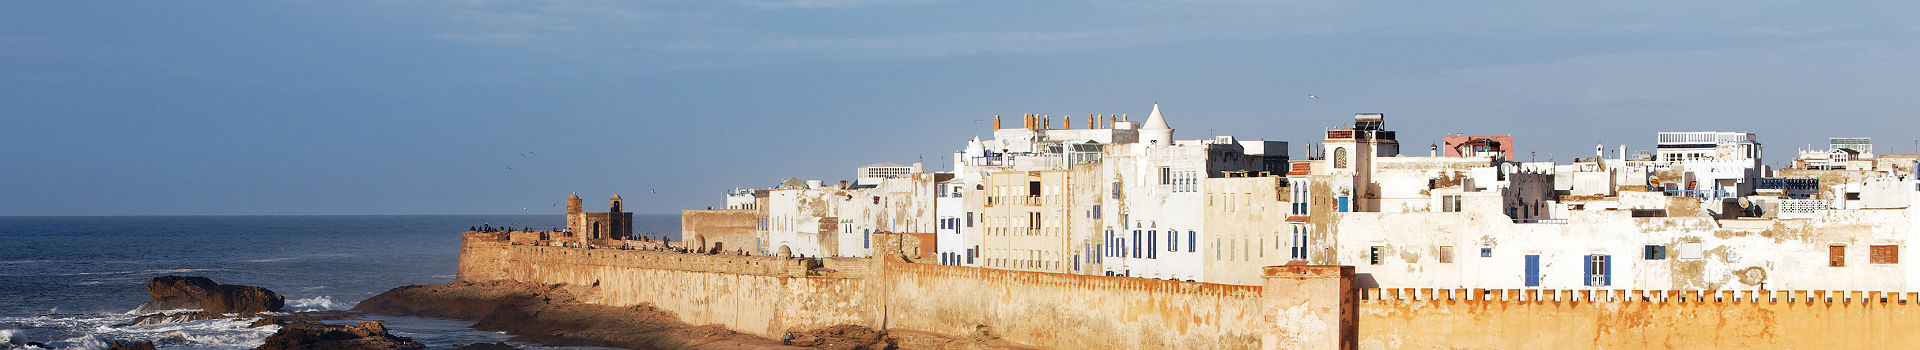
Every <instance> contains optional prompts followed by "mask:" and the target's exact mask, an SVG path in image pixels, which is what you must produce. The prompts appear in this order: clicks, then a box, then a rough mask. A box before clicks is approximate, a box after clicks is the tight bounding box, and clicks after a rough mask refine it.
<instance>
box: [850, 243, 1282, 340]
mask: <svg viewBox="0 0 1920 350" xmlns="http://www.w3.org/2000/svg"><path fill="white" fill-rule="evenodd" d="M881 276H882V277H881V278H884V279H886V280H887V281H888V282H885V286H886V287H887V288H888V289H889V291H888V292H889V293H891V294H890V295H889V296H888V297H887V300H889V301H890V302H889V303H888V304H887V306H888V307H890V308H891V309H890V310H888V312H887V315H889V316H890V317H889V319H888V322H889V324H888V327H894V328H906V329H914V330H921V331H927V332H933V333H938V334H943V335H949V336H958V337H964V336H968V335H972V334H976V333H978V332H979V331H982V330H984V331H987V332H988V334H989V335H992V336H998V337H1001V338H1002V339H1006V340H1010V341H1014V342H1019V343H1023V344H1030V345H1038V346H1045V347H1049V348H1058V349H1131V348H1142V349H1164V348H1205V349H1246V348H1257V347H1259V346H1260V334H1259V333H1258V332H1259V327H1260V325H1261V322H1262V321H1261V314H1262V306H1261V287H1257V286H1237V285H1224V284H1211V283H1195V282H1179V281H1167V280H1153V279H1142V278H1126V277H1107V276H1085V275H1069V274H1057V273H1040V272H1025V271H1011V270H999V269H986V268H976V267H963V266H944V265H931V264H913V263H899V262H894V263H888V264H887V266H886V271H885V272H883V273H882V274H881Z"/></svg>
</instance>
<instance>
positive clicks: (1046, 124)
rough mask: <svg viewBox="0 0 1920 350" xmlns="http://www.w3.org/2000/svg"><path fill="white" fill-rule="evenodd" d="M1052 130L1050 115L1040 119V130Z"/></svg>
mask: <svg viewBox="0 0 1920 350" xmlns="http://www.w3.org/2000/svg"><path fill="white" fill-rule="evenodd" d="M1052 128H1053V115H1052V114H1048V115H1046V116H1043V117H1040V130H1046V129H1052Z"/></svg>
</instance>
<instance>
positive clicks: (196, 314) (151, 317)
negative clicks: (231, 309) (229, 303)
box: [116, 311, 227, 327]
mask: <svg viewBox="0 0 1920 350" xmlns="http://www.w3.org/2000/svg"><path fill="white" fill-rule="evenodd" d="M223 317H227V315H224V314H216V313H211V312H206V311H185V312H174V313H165V312H156V313H151V314H147V315H146V316H140V317H136V318H134V319H133V322H129V323H126V324H120V325H116V326H120V327H125V326H143V325H155V324H162V323H180V322H190V321H199V320H211V319H216V318H223Z"/></svg>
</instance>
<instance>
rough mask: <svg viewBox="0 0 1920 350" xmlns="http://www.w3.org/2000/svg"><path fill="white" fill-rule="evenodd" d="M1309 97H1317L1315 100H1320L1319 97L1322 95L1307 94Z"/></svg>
mask: <svg viewBox="0 0 1920 350" xmlns="http://www.w3.org/2000/svg"><path fill="white" fill-rule="evenodd" d="M1307 98H1311V99H1315V100H1318V99H1320V96H1314V95H1313V94H1307Z"/></svg>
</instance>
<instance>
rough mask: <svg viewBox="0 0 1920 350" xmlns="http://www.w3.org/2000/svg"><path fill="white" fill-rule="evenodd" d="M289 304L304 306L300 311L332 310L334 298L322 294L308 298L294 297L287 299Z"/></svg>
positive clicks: (296, 306) (297, 306)
mask: <svg viewBox="0 0 1920 350" xmlns="http://www.w3.org/2000/svg"><path fill="white" fill-rule="evenodd" d="M287 306H289V307H295V308H302V310H299V311H316V310H332V309H333V298H332V297H328V296H325V295H322V296H317V297H312V298H306V299H293V300H288V301H287Z"/></svg>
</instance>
